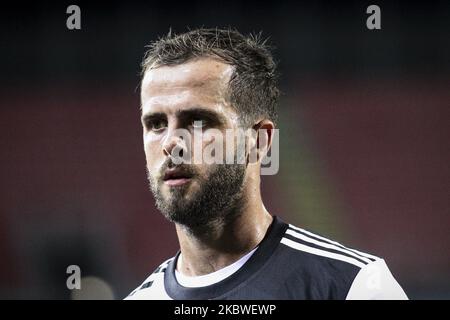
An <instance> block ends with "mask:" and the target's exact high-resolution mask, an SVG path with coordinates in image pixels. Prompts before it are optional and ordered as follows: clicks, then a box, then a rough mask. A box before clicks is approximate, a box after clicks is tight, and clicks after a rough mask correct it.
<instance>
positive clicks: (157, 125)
mask: <svg viewBox="0 0 450 320" xmlns="http://www.w3.org/2000/svg"><path fill="white" fill-rule="evenodd" d="M145 126H146V128H147V130H149V131H150V130H151V131H154V132H160V131H162V130H164V129H165V128H166V127H167V121H166V120H165V119H149V120H148V121H147V122H146V124H145Z"/></svg>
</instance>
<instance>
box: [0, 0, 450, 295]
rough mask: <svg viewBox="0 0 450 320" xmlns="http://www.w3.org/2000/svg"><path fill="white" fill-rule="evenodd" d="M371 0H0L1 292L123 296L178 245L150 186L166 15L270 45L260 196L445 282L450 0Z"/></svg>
mask: <svg viewBox="0 0 450 320" xmlns="http://www.w3.org/2000/svg"><path fill="white" fill-rule="evenodd" d="M374 3H375V4H378V5H379V6H380V7H381V12H382V30H378V31H370V30H368V29H367V28H366V26H365V23H366V18H367V16H368V15H367V14H366V8H367V6H368V5H370V4H372V1H370V2H369V1H360V2H346V3H343V2H336V3H333V4H329V3H326V2H323V1H309V2H307V3H306V2H305V3H298V2H297V1H275V2H272V3H266V2H262V1H245V2H242V3H238V2H231V1H186V2H181V1H180V2H173V1H149V2H146V3H144V2H142V3H141V2H137V3H130V2H125V1H124V2H114V1H100V2H95V3H92V2H87V1H74V2H72V1H70V2H68V1H59V2H56V1H55V2H40V3H34V2H30V3H23V2H20V3H18V4H16V5H14V4H9V5H2V8H3V9H2V11H1V13H0V35H1V38H0V39H1V43H2V46H1V50H0V70H1V72H0V101H1V107H0V137H1V138H0V142H1V148H0V153H1V157H0V161H1V162H0V178H1V179H0V257H1V258H0V261H1V262H0V298H3V299H71V298H115V299H121V298H123V297H124V296H126V295H127V294H128V293H129V292H130V291H131V290H132V289H134V288H135V287H136V286H137V285H139V284H140V283H141V281H143V280H144V278H145V277H146V276H147V275H148V274H149V273H151V272H152V271H153V269H154V268H156V266H157V265H158V264H159V263H160V262H161V261H162V260H163V259H166V258H168V257H170V256H172V255H173V254H174V253H175V252H176V250H177V249H178V245H177V239H176V236H175V232H174V228H173V226H172V225H171V224H169V223H168V222H166V221H165V220H164V219H163V217H162V216H161V214H160V213H159V212H157V211H156V209H155V208H154V205H153V198H152V196H151V194H150V192H149V191H148V187H147V181H146V176H145V170H144V165H145V160H144V154H143V147H142V145H141V144H142V141H141V140H142V137H141V127H140V122H139V94H138V83H139V77H138V73H139V63H140V60H141V58H142V55H143V53H144V46H145V45H146V44H148V42H149V41H151V40H152V39H156V38H157V37H158V36H160V35H163V34H165V33H167V31H168V30H169V28H170V27H172V29H173V30H174V31H177V32H182V31H185V30H186V29H187V27H191V28H194V27H199V26H206V27H215V26H232V27H235V28H237V29H238V30H240V31H241V32H244V33H248V32H252V31H256V32H257V31H260V30H262V31H263V32H264V35H265V36H270V39H271V43H272V44H273V45H275V47H276V50H275V55H276V57H277V59H278V60H279V62H280V63H279V66H280V72H281V74H282V77H281V88H282V91H283V93H284V94H283V97H282V101H281V104H280V121H279V127H280V141H281V154H280V160H281V164H280V171H279V173H278V174H277V175H275V176H271V177H264V178H263V193H264V198H265V203H266V205H267V207H268V209H269V210H270V211H271V213H272V214H276V215H279V216H281V217H282V218H283V219H285V220H287V221H289V222H292V223H295V224H298V225H300V226H302V227H304V228H307V229H311V230H314V231H316V232H318V233H323V234H325V235H327V236H330V237H334V238H336V239H337V240H339V241H341V242H343V243H345V244H349V245H351V246H354V247H357V248H362V249H363V250H367V251H368V252H371V253H374V254H376V255H379V256H383V257H384V258H385V259H386V261H387V263H388V265H389V266H390V268H391V270H392V272H393V274H394V276H395V277H396V278H397V279H398V281H399V282H400V283H401V284H402V286H403V287H404V289H405V291H406V292H407V294H408V295H409V296H410V298H413V299H434V298H437V299H448V298H450V210H449V204H450V203H449V195H450V179H449V178H450V169H449V160H450V148H449V142H448V140H449V136H450V127H449V120H450V77H449V76H450V41H449V39H450V3H449V2H447V1H440V2H439V1H437V2H425V1H423V2H411V1H404V2H399V3H398V2H397V3H395V4H393V3H392V2H382V1H376V2H374ZM70 4H77V5H79V6H80V7H81V19H82V22H81V23H82V29H81V30H80V31H69V30H67V29H66V18H67V16H68V15H67V14H66V13H65V12H66V8H67V6H68V5H70ZM71 264H76V265H79V266H80V267H81V271H82V276H83V277H86V278H85V279H84V281H83V283H82V288H83V290H81V291H79V292H76V294H73V293H71V291H69V290H68V289H67V288H66V277H67V276H68V275H67V274H66V268H67V266H68V265H71Z"/></svg>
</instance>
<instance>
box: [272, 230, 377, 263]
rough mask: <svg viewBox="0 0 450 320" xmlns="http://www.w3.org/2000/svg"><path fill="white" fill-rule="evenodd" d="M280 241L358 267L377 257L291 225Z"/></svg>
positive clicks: (294, 247)
mask: <svg viewBox="0 0 450 320" xmlns="http://www.w3.org/2000/svg"><path fill="white" fill-rule="evenodd" d="M281 243H283V244H284V245H286V246H289V247H291V248H293V249H296V250H300V251H304V252H308V253H311V254H315V255H319V256H323V257H328V258H331V259H335V260H340V261H344V262H347V263H350V264H353V265H355V266H358V267H360V268H363V267H364V266H365V265H367V264H369V263H371V262H373V261H375V260H377V259H379V258H378V257H376V256H373V255H370V254H367V253H363V252H360V251H358V250H355V249H351V248H347V247H345V246H343V245H342V244H340V243H338V242H336V241H332V240H329V239H327V238H324V237H322V236H319V235H316V234H314V233H312V232H309V231H306V230H304V229H301V228H298V227H295V226H293V225H289V228H288V229H287V230H286V233H285V235H284V237H283V238H282V239H281Z"/></svg>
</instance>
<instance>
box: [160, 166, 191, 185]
mask: <svg viewBox="0 0 450 320" xmlns="http://www.w3.org/2000/svg"><path fill="white" fill-rule="evenodd" d="M192 177H193V176H192V174H190V173H187V172H184V171H182V170H178V169H173V170H167V171H166V173H165V174H164V176H163V181H164V183H165V184H166V185H168V186H171V187H178V186H182V185H185V184H187V183H188V182H189V181H191V179H192Z"/></svg>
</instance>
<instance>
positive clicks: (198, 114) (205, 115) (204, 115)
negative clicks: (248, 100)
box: [141, 107, 226, 124]
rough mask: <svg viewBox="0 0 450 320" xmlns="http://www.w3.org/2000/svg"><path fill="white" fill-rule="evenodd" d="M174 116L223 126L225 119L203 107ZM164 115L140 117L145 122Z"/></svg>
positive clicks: (182, 111) (179, 112)
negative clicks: (197, 119)
mask: <svg viewBox="0 0 450 320" xmlns="http://www.w3.org/2000/svg"><path fill="white" fill-rule="evenodd" d="M175 115H176V116H177V118H180V119H189V118H200V119H206V120H208V121H211V122H214V123H216V124H225V123H226V118H225V117H224V116H223V115H221V114H219V113H217V112H215V111H212V110H209V109H206V108H203V107H195V108H190V109H185V110H178V111H177V112H176V113H175ZM166 117H167V116H166V114H165V113H164V112H148V113H146V114H144V115H142V118H141V120H142V122H146V121H148V120H150V119H163V118H166Z"/></svg>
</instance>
